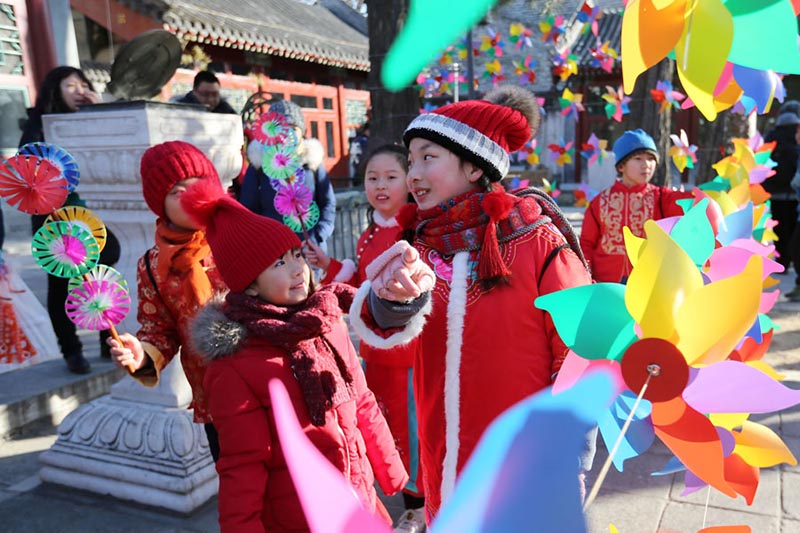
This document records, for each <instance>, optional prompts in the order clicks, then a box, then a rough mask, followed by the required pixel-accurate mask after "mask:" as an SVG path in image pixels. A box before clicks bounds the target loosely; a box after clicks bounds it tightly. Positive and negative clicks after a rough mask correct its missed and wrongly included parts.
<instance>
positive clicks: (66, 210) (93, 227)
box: [44, 205, 107, 252]
mask: <svg viewBox="0 0 800 533" xmlns="http://www.w3.org/2000/svg"><path fill="white" fill-rule="evenodd" d="M59 221H61V222H67V223H69V224H73V225H77V226H78V227H80V228H81V229H84V230H86V231H88V232H89V233H90V234H91V235H92V237H94V240H95V241H97V247H98V248H99V249H100V251H101V252H102V251H103V248H105V246H106V235H107V232H106V225H105V224H104V223H103V221H102V220H101V219H100V217H98V216H97V215H95V214H94V213H93V212H91V211H90V210H88V209H86V208H85V207H81V206H77V205H68V206H64V207H62V208H61V209H57V210H55V211H53V212H52V213H51V214H50V215H49V216H48V217H47V218H46V219H45V221H44V222H45V224H47V223H49V222H59Z"/></svg>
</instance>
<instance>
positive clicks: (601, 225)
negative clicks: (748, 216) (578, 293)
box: [581, 129, 692, 283]
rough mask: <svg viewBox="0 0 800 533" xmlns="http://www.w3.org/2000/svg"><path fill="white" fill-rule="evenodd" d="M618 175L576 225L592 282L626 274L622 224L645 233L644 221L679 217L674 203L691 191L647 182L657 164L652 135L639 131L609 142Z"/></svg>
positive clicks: (624, 277) (623, 277) (640, 234)
mask: <svg viewBox="0 0 800 533" xmlns="http://www.w3.org/2000/svg"><path fill="white" fill-rule="evenodd" d="M614 156H615V157H616V160H617V172H618V173H619V179H618V180H617V181H616V183H614V185H612V186H611V187H609V188H608V189H605V190H604V191H602V192H601V193H600V194H598V195H597V196H596V197H595V198H594V199H593V200H592V201H591V203H590V204H589V207H588V208H587V209H586V215H585V216H584V218H583V226H582V227H581V248H582V249H583V253H584V254H585V255H586V259H587V261H589V266H590V267H591V269H592V277H593V278H594V279H595V280H596V281H604V282H612V283H617V282H624V281H625V280H627V279H628V275H629V274H630V273H631V269H632V268H633V267H632V266H631V263H630V261H629V260H628V254H627V253H626V252H625V239H624V237H623V234H622V228H624V227H625V226H627V227H628V228H629V229H630V230H631V232H632V233H633V234H634V235H636V236H637V237H643V236H644V223H645V221H646V220H660V219H662V218H667V217H672V216H680V215H682V214H683V209H681V208H680V206H678V204H676V203H675V201H676V200H680V199H681V198H691V197H692V193H691V192H683V191H673V190H672V189H670V188H669V187H658V186H656V185H653V184H652V183H650V180H651V179H653V173H654V172H655V171H656V165H657V164H658V151H657V149H656V143H655V141H653V138H652V137H650V136H649V135H648V134H647V133H645V131H644V130H642V129H637V130H628V131H626V132H625V133H623V134H622V135H621V136H620V138H619V139H617V141H616V142H615V143H614Z"/></svg>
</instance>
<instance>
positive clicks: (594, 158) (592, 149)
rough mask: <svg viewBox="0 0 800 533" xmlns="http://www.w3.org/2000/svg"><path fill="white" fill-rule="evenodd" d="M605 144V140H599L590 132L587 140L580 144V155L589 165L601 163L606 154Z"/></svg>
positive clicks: (606, 144) (606, 142) (606, 143)
mask: <svg viewBox="0 0 800 533" xmlns="http://www.w3.org/2000/svg"><path fill="white" fill-rule="evenodd" d="M606 146H608V141H607V140H605V139H603V140H600V139H598V138H597V135H595V134H594V133H592V134H591V135H590V136H589V140H588V141H587V142H585V143H583V145H582V146H581V157H583V158H584V159H586V164H587V165H589V166H592V165H594V164H595V163H602V162H603V159H605V156H606V154H607V152H606Z"/></svg>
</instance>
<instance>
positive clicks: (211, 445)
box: [203, 424, 219, 463]
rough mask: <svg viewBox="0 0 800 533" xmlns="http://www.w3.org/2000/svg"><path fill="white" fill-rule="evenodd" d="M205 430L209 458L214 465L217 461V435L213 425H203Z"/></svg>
mask: <svg viewBox="0 0 800 533" xmlns="http://www.w3.org/2000/svg"><path fill="white" fill-rule="evenodd" d="M203 427H204V428H205V430H206V437H208V449H209V451H210V452H211V458H212V459H214V462H215V463H216V462H217V461H219V434H218V433H217V428H215V427H214V424H204V425H203Z"/></svg>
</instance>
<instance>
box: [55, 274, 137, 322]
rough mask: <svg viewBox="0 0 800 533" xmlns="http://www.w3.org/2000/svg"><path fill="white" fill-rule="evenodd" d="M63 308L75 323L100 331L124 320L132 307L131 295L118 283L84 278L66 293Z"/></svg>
mask: <svg viewBox="0 0 800 533" xmlns="http://www.w3.org/2000/svg"><path fill="white" fill-rule="evenodd" d="M64 309H65V310H66V312H67V316H68V317H69V319H70V320H71V321H72V322H73V323H75V325H76V326H78V327H80V328H84V329H90V330H93V331H102V330H106V329H110V328H111V327H112V326H114V325H116V324H119V323H120V322H122V321H123V320H125V317H126V316H127V315H128V313H129V312H130V310H131V297H130V294H128V290H127V289H126V288H125V287H123V286H122V285H120V284H119V283H114V282H113V281H109V280H96V279H94V280H87V281H84V282H82V283H80V284H79V285H78V286H77V287H75V288H74V289H72V290H71V291H70V292H69V294H68V295H67V300H66V303H65V304H64Z"/></svg>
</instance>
